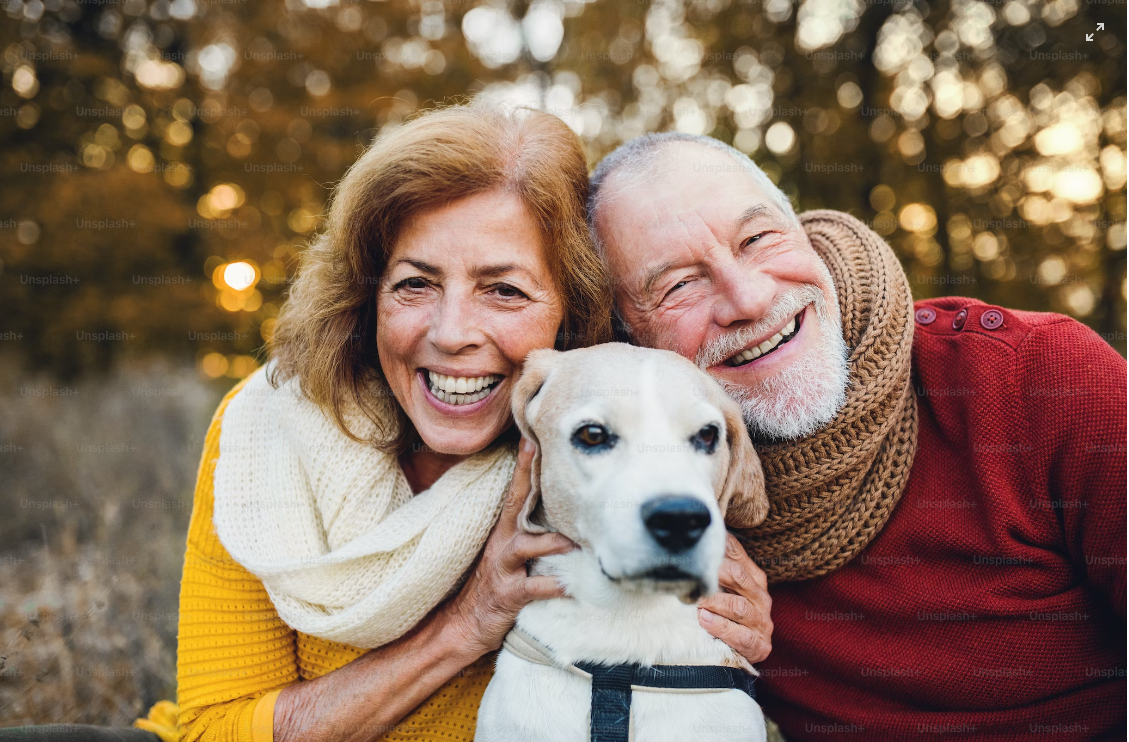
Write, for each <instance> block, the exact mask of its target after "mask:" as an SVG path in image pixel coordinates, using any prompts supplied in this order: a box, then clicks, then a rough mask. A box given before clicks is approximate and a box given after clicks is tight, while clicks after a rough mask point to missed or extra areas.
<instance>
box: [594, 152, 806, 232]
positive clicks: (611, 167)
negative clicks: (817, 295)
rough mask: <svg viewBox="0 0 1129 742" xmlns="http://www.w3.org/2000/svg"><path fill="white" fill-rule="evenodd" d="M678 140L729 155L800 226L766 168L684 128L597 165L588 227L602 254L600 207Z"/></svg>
mask: <svg viewBox="0 0 1129 742" xmlns="http://www.w3.org/2000/svg"><path fill="white" fill-rule="evenodd" d="M677 142H686V143H689V144H699V145H702V146H703V147H709V148H711V149H715V150H717V151H718V152H724V153H725V154H727V155H729V156H730V158H732V159H733V161H734V163H735V164H737V165H738V166H739V167H741V168H742V169H743V170H745V172H747V173H748V174H749V175H750V176H751V177H752V179H753V180H754V181H755V182H756V184H757V185H758V186H760V187H761V188H762V189H764V191H765V193H767V194H768V197H769V198H771V199H772V202H773V203H774V204H775V205H776V207H777V208H778V209H780V212H781V213H782V214H784V216H785V217H786V218H787V219H788V220H790V221H791V223H792V224H793V225H796V226H798V225H799V219H797V218H796V210H795V209H794V208H792V202H791V200H789V198H788V197H787V196H785V195H784V192H783V191H781V190H780V189H779V188H777V187H776V184H775V183H773V182H772V180H771V179H770V178H769V177H768V176H767V175H765V173H764V171H763V170H761V169H760V168H759V167H757V164H756V163H755V162H753V160H752V158H750V157H749V156H748V155H746V154H745V153H744V152H742V151H741V150H739V149H736V148H734V147H730V146H729V145H728V144H726V143H725V142H722V141H719V140H717V139H714V138H713V137H707V136H704V135H701V134H684V133H682V132H680V131H666V132H662V133H659V134H644V135H642V136H639V137H635V138H634V139H631V140H628V141H626V142H624V143H623V144H621V145H619V146H618V147H616V148H615V150H613V151H612V153H611V154H609V155H608V156H607V157H605V158H604V159H602V160H600V164H599V165H597V166H596V171H595V172H593V173H592V177H591V179H590V183H589V186H588V226H589V228H590V229H591V231H592V238H593V239H594V240H595V241H596V246H597V248H599V250H600V253H601V254H603V246H602V245H601V244H600V239H599V236H598V235H597V234H596V221H597V216H598V215H599V211H600V209H601V208H603V206H604V205H605V203H606V201H607V200H608V199H609V198H612V197H614V195H615V194H618V193H623V192H624V191H625V190H628V189H630V187H631V184H632V183H638V182H645V181H646V180H649V179H650V178H651V177H652V176H653V175H654V173H655V171H656V170H657V168H658V166H659V165H660V164H661V158H660V157H659V153H660V151H661V150H663V149H665V148H666V147H667V146H668V145H670V144H674V143H677ZM612 175H618V176H619V178H618V182H617V183H616V187H615V188H614V189H613V191H614V193H612V194H608V193H607V192H606V188H605V187H606V186H607V182H608V180H609V179H610V178H611V176H612Z"/></svg>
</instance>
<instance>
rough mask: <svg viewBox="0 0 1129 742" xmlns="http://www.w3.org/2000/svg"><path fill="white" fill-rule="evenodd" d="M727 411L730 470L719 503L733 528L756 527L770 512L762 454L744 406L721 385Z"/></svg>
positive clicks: (726, 425)
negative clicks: (747, 423) (759, 453)
mask: <svg viewBox="0 0 1129 742" xmlns="http://www.w3.org/2000/svg"><path fill="white" fill-rule="evenodd" d="M718 391H720V392H721V394H722V395H723V396H724V399H723V400H720V401H721V409H722V413H723V414H724V415H725V442H726V443H727V444H728V445H729V470H728V471H727V472H726V473H725V482H724V483H723V484H722V486H721V496H720V497H719V498H718V505H719V506H720V507H721V512H722V514H723V515H724V517H725V523H726V525H728V526H730V527H732V528H752V527H754V526H758V525H760V523H761V521H763V520H764V519H765V517H766V516H767V515H768V495H767V494H766V493H765V489H764V471H763V469H761V460H760V456H758V455H757V450H756V449H755V448H753V442H752V440H751V439H750V438H749V431H748V430H747V429H746V428H745V420H744V419H743V418H742V417H741V408H740V407H739V406H738V405H737V403H736V402H734V401H733V400H732V399H731V398H730V397H729V395H728V394H725V392H724V391H722V390H721V389H720V388H719V389H718Z"/></svg>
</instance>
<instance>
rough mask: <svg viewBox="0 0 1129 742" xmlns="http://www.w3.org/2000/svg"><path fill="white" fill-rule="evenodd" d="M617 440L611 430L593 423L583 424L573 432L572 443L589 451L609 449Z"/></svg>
mask: <svg viewBox="0 0 1129 742" xmlns="http://www.w3.org/2000/svg"><path fill="white" fill-rule="evenodd" d="M615 440H616V438H615V436H614V435H613V434H612V433H611V431H609V430H608V429H607V428H605V427H604V426H603V425H596V424H593V423H589V424H588V425H581V426H580V427H579V428H577V429H576V432H575V433H573V434H572V445H574V446H576V447H577V448H579V449H580V450H582V451H586V452H589V453H594V452H596V451H604V450H607V449H609V448H611V447H612V446H613V445H615Z"/></svg>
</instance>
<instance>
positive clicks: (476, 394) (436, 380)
mask: <svg viewBox="0 0 1129 742" xmlns="http://www.w3.org/2000/svg"><path fill="white" fill-rule="evenodd" d="M501 378H502V377H501V376H495V375H493V374H491V375H489V376H447V375H445V374H437V373H435V372H434V371H428V372H427V379H428V381H429V382H430V384H429V386H430V387H431V393H432V394H434V395H435V397H436V398H437V399H439V400H440V401H442V402H446V403H447V404H450V405H463V404H472V403H474V402H477V401H479V400H480V399H486V397H488V396H489V395H490V392H491V391H492V389H488V388H487V387H490V385H491V384H493V383H494V382H496V381H499V380H501Z"/></svg>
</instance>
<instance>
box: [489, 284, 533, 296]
mask: <svg viewBox="0 0 1129 742" xmlns="http://www.w3.org/2000/svg"><path fill="white" fill-rule="evenodd" d="M494 291H495V293H497V294H498V296H500V297H502V298H503V299H517V298H522V299H524V298H526V296H525V293H524V292H522V291H521V290H520V289H517V288H514V287H513V286H511V285H509V284H508V283H499V284H497V285H496V286H494Z"/></svg>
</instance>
